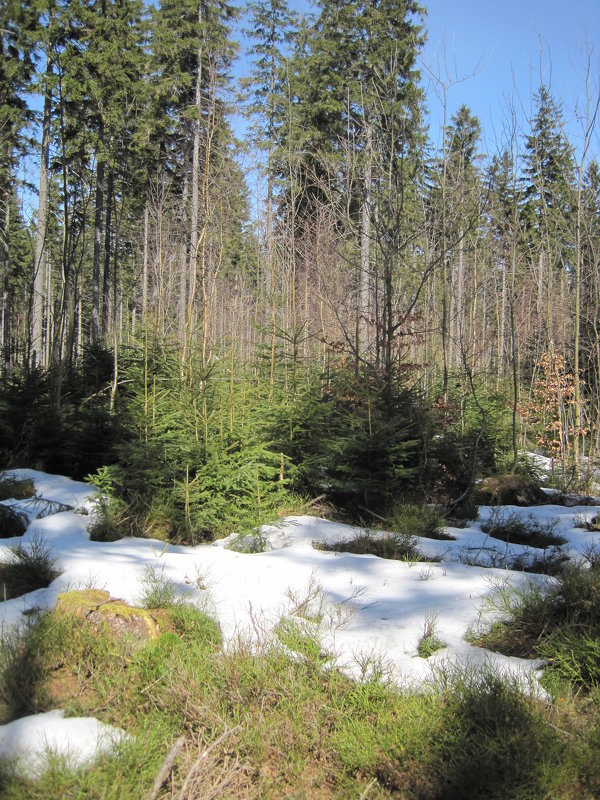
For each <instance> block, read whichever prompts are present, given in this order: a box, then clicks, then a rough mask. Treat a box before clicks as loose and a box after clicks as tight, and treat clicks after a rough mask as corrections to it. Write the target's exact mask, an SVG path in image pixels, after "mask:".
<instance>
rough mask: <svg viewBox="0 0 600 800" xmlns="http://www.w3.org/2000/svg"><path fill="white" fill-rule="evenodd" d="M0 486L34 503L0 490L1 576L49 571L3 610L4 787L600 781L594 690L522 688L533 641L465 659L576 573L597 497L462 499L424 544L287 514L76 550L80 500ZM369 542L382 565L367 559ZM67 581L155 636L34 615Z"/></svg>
mask: <svg viewBox="0 0 600 800" xmlns="http://www.w3.org/2000/svg"><path fill="white" fill-rule="evenodd" d="M8 478H10V479H11V480H19V481H24V480H30V481H32V482H33V486H34V489H35V494H34V495H33V496H32V497H29V498H27V497H26V498H22V499H14V498H12V499H11V498H9V499H6V500H4V501H3V503H4V505H7V506H10V507H11V508H12V509H13V510H15V511H16V512H17V513H18V514H19V515H21V516H22V517H26V525H27V528H26V531H25V533H24V534H23V536H21V537H12V538H4V539H2V540H0V564H5V565H7V564H11V563H13V562H14V561H15V558H16V557H18V556H19V554H21V557H22V560H24V561H27V560H28V559H29V560H31V558H32V557H34V558H37V559H38V560H41V561H44V562H45V566H46V567H47V568H48V573H49V580H50V581H51V582H50V584H49V585H48V586H44V587H42V588H38V589H35V590H33V591H30V592H27V593H26V594H22V595H20V596H15V597H13V598H12V599H6V600H5V601H4V602H3V603H2V610H1V619H2V661H1V663H0V672H2V674H3V676H4V686H5V688H4V689H3V691H2V692H1V693H0V697H1V699H2V703H1V704H0V712H1V716H0V721H2V722H6V724H5V725H1V726H0V758H3V759H4V768H3V771H2V772H1V774H0V788H3V789H4V791H5V795H3V796H6V797H8V798H25V797H40V798H42V797H50V796H53V797H98V798H99V797H103V798H104V797H115V798H117V797H131V798H136V797H151V798H156V797H161V798H162V797H181V798H187V797H189V798H191V797H195V798H208V797H215V798H217V797H273V798H275V797H290V798H291V797H295V798H301V797H306V798H319V797H323V798H325V797H339V798H343V797H344V798H346V797H356V798H359V797H361V798H366V797H369V798H374V797H407V798H408V797H414V798H434V797H440V798H442V797H484V796H485V797H496V796H497V797H506V798H508V797H515V798H516V797H533V798H537V797H540V798H541V797H549V796H552V797H565V798H566V797H573V798H575V797H584V798H585V797H594V796H595V792H596V791H597V789H598V787H600V773H599V772H598V767H597V766H596V767H594V766H592V765H593V763H594V759H593V758H592V756H590V757H589V758H587V756H586V753H587V752H588V750H589V751H590V753H591V752H593V751H594V747H595V744H596V743H597V742H596V738H594V737H597V738H598V739H600V736H599V731H600V722H599V720H600V714H599V713H598V705H599V704H598V698H597V697H595V696H592V699H589V696H590V695H589V692H587V691H586V693H585V698H586V699H585V702H584V698H583V695H582V692H581V691H578V690H577V689H574V690H572V691H571V690H569V691H568V690H567V689H566V688H565V685H564V684H560V686H559V685H558V684H556V682H555V683H552V684H551V683H549V682H548V681H544V666H545V665H546V662H545V660H544V659H543V658H540V656H539V653H538V652H537V651H536V648H535V647H533V646H532V647H531V648H529V649H530V650H531V652H528V648H527V647H525V649H523V652H519V654H518V656H517V655H514V654H512V653H511V650H510V648H507V647H504V648H497V649H498V650H501V649H503V650H504V654H503V653H501V652H497V651H496V650H492V649H487V648H486V647H484V646H483V644H484V643H485V644H488V642H487V641H486V640H485V636H486V634H487V632H488V631H490V629H493V628H494V626H498V624H502V622H503V621H509V620H510V619H511V618H512V616H513V615H514V611H515V607H516V605H518V602H519V599H522V598H524V597H527V596H531V595H535V594H536V593H542V594H543V593H544V592H546V591H551V590H552V587H555V586H556V585H557V582H558V581H559V577H553V576H559V575H560V571H561V569H562V568H563V566H564V565H565V564H575V565H578V567H577V568H578V569H588V570H589V569H590V568H591V566H592V567H593V566H595V565H597V561H598V560H599V559H598V552H600V531H599V530H597V529H596V522H595V520H596V517H598V516H599V515H600V504H599V505H572V506H569V507H567V506H564V505H553V504H552V502H551V501H552V495H551V493H550V492H549V493H548V504H546V505H541V506H535V507H529V508H520V507H515V506H504V507H483V506H482V507H480V508H479V516H478V519H477V520H472V521H470V522H468V523H467V524H466V525H465V527H461V528H457V527H450V526H446V527H444V528H443V530H442V531H440V532H438V534H441V535H442V536H443V538H429V537H422V536H421V537H417V536H407V535H406V534H404V535H402V536H399V535H397V534H395V533H394V531H381V530H371V529H365V528H353V527H351V526H348V525H343V524H341V523H338V522H332V521H328V520H324V519H319V518H316V517H310V516H299V517H291V518H286V519H284V520H281V521H280V522H279V523H277V524H274V525H267V526H263V527H262V529H261V530H260V531H258V532H257V533H256V534H255V535H254V536H250V537H248V536H247V537H236V536H235V535H233V536H231V537H229V538H228V539H225V540H221V541H217V542H215V543H213V544H202V545H198V546H196V547H185V546H179V545H170V544H165V543H164V542H161V541H158V540H151V539H137V538H125V539H120V540H118V541H114V542H99V541H92V540H91V539H90V534H89V530H90V528H91V527H92V526H93V525H94V524H95V523H96V522H97V517H98V514H99V513H100V511H99V509H100V505H99V503H98V499H97V495H96V493H95V490H94V488H93V487H91V486H89V485H87V484H82V483H77V482H74V481H71V480H70V479H68V478H64V477H61V476H54V475H47V474H45V473H41V472H36V471H32V470H19V471H16V472H13V473H11V475H9V476H7V475H5V476H4V480H7V479H8ZM382 543H383V544H384V545H385V547H389V546H390V544H393V545H394V546H396V545H398V546H401V552H402V554H403V555H402V557H401V558H398V557H396V558H382V557H379V556H378V555H374V554H373V553H375V552H381V546H382ZM402 548H403V549H402ZM369 551H372V552H369ZM590 565H591V566H590ZM83 589H101V590H104V591H105V592H107V593H108V594H109V595H110V597H112V598H119V599H121V600H123V601H125V602H126V603H128V604H130V605H132V606H143V607H145V608H149V609H160V608H162V610H163V611H162V612H157V613H156V615H155V618H156V620H157V624H158V627H159V628H160V635H159V637H158V639H156V640H153V641H151V642H150V643H149V644H148V645H146V646H145V647H143V648H141V649H138V648H134V649H133V650H132V649H131V648H130V646H129V645H128V644H127V643H123V642H122V641H121V642H115V641H113V640H112V639H111V638H110V636H109V634H108V633H106V632H105V633H101V634H100V633H99V634H97V635H95V636H94V637H93V639H94V641H91V640H90V639H89V631H88V634H86V632H85V630H84V629H83V628H84V626H82V625H80V624H79V622H76V621H74V620H71V621H70V622H68V623H67V622H66V621H65V620H64V619H63V620H59V619H57V618H56V616H55V615H54V614H53V613H52V610H53V609H55V607H56V604H57V599H58V596H59V595H60V594H62V593H65V592H71V591H73V590H83ZM5 596H6V595H5ZM45 612H48V613H45ZM161 613H162V616H161ZM49 620H51V622H49ZM215 623H216V624H215ZM65 625H66V626H67V629H65ZM86 636H88V638H87V639H86ZM128 648H129V649H128ZM594 652H595V651H594ZM523 656H527V657H523ZM19 672H20V675H18V676H17V677H18V679H17V678H16V677H15V675H16V673H19ZM30 673H31V674H30ZM34 673H35V674H34ZM109 673H110V677H109ZM7 676H9V677H10V680H9V678H8V677H7ZM594 680H595V679H594ZM592 683H594V681H592ZM594 685H595V684H594ZM587 688H589V687H587ZM592 694H593V693H592ZM490 698H491V699H493V703H491V699H490ZM484 699H485V702H484ZM490 703H491V705H492V706H493V708H492V707H490V708H488V706H489V705H490ZM561 703H562V706H561ZM582 703H583V705H581V704H582ZM473 705H474V706H476V707H477V714H476V716H477V720H476V721H475V723H474V722H473V719H471V718H469V714H473V713H474V712H473V708H472V706H473ZM486 709H487V710H486ZM32 712H37V713H32ZM575 712H576V716H577V718H578V719H579V722H578V723H577V725H573V724H572V717H574V716H575ZM481 714H483V715H484V718H482V719H480V718H479V717H480V716H481ZM486 714H488V715H489V717H485V715H486ZM583 720H586V722H585V725H583ZM482 731H483V733H482ZM475 734H477V736H475ZM474 737H475V738H474ZM486 737H487V738H486ZM577 737H581V738H577ZM590 737H591V738H590ZM486 743H487V745H486ZM171 747H173V748H174V749H172V752H171V755H172V763H169V762H168V761H166V762H164V763H163V759H164V757H165V756H167V754H168V753H169V749H170V748H171ZM486 747H488V749H487V750H486ZM178 748H179V749H178ZM475 750H476V751H477V756H475V755H474V752H475ZM449 754H452V755H449ZM557 756H560V757H559V758H558V763H557ZM533 760H537V762H538V763H537V764H536V766H535V767H533V766H532V761H533ZM467 762H468V763H467ZM161 764H162V765H163V767H164V770H163V771H162V775H161V776H160V777H159V779H158V783H157V786H156V791H155V792H153V791H152V789H151V787H152V783H153V780H154V779H155V778H156V776H157V775H159V773H161V770H160V767H161ZM468 764H470V765H471V766H468ZM527 764H529V768H528V767H527ZM115 765H116V766H115ZM507 765H509V766H510V769H509V773H510V774H509V775H506V774H505V773H506V771H507ZM486 771H487V775H488V777H487V778H485V779H484V778H483V777H482V775H483V774H484V772H486ZM480 773H481V774H480ZM116 774H118V775H119V776H120V777H119V778H118V779H117V778H116V777H115V775H116ZM494 775H496V778H494ZM498 775H502V778H501V780H500V781H499V779H498V778H497V776H498ZM161 778H162V780H161ZM482 781H483V783H482ZM485 781H488V782H489V784H488V783H485ZM526 787H529V788H526ZM536 787H537V788H536ZM569 787H570V788H569ZM527 792H529V793H527ZM549 792H550V793H549ZM552 792H553V793H552Z"/></svg>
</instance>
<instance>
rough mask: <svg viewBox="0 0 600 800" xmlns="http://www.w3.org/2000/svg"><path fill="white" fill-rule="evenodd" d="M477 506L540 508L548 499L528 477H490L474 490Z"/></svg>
mask: <svg viewBox="0 0 600 800" xmlns="http://www.w3.org/2000/svg"><path fill="white" fill-rule="evenodd" d="M473 499H474V501H475V502H476V503H477V505H491V506H495V505H502V506H540V505H545V504H547V503H548V497H547V495H546V493H545V492H544V491H542V489H540V487H539V486H538V485H537V483H536V482H535V481H534V480H533V479H532V478H530V477H528V476H527V475H490V476H489V477H487V478H484V479H483V480H482V481H481V483H480V484H479V485H478V486H476V487H475V489H474V490H473Z"/></svg>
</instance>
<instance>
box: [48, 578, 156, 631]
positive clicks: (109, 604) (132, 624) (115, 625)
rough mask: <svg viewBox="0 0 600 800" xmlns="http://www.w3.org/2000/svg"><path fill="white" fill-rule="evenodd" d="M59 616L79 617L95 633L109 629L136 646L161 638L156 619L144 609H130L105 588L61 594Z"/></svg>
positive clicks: (58, 606)
mask: <svg viewBox="0 0 600 800" xmlns="http://www.w3.org/2000/svg"><path fill="white" fill-rule="evenodd" d="M55 613H56V614H59V615H60V614H64V615H71V616H74V617H80V618H81V619H84V620H85V621H86V622H88V623H89V624H90V625H91V626H92V627H93V628H95V629H96V630H101V629H103V628H108V630H110V631H111V632H112V633H113V634H115V635H116V636H117V637H118V638H119V639H122V638H129V639H130V640H131V641H132V642H134V643H136V644H141V645H143V644H146V643H147V642H149V641H154V640H156V639H158V636H159V633H160V631H159V628H158V623H157V621H156V619H155V618H154V617H153V616H152V614H151V613H150V612H149V611H148V610H147V609H145V608H136V607H135V606H130V605H129V604H128V603H126V602H125V601H124V600H118V599H116V598H113V597H111V596H110V594H109V593H108V592H105V591H104V590H102V589H81V590H74V591H71V592H64V593H63V594H59V595H58V599H57V602H56V612H55Z"/></svg>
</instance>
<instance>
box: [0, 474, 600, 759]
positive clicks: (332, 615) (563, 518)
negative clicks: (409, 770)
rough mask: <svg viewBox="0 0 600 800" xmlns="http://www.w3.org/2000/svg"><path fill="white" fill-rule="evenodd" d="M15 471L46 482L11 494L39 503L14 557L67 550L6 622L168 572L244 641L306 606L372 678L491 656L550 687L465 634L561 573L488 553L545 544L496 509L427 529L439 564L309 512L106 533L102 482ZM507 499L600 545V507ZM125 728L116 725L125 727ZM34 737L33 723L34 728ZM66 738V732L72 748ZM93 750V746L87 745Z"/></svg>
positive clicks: (426, 549)
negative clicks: (246, 548) (500, 522)
mask: <svg viewBox="0 0 600 800" xmlns="http://www.w3.org/2000/svg"><path fill="white" fill-rule="evenodd" d="M14 475H15V477H18V478H31V479H32V480H33V481H34V485H35V489H36V493H37V497H38V502H37V504H36V503H33V504H32V502H31V500H29V501H27V500H24V501H14V500H13V501H10V500H9V501H5V503H6V504H7V505H12V506H17V507H18V508H19V509H22V510H23V511H25V512H26V513H27V515H28V519H29V520H30V524H29V527H28V529H27V531H26V533H25V534H24V535H23V536H22V537H19V538H14V539H2V540H0V559H5V558H6V557H7V556H8V552H7V551H8V548H9V547H10V546H11V545H15V544H18V543H21V544H22V545H23V546H25V547H26V546H27V544H28V542H31V541H35V540H39V539H40V538H41V539H43V541H44V543H45V545H46V546H47V547H48V548H50V550H51V552H52V554H53V555H54V556H55V557H56V559H57V562H58V569H59V570H60V576H59V577H58V578H57V579H56V580H55V581H54V582H53V583H52V584H51V585H50V586H49V587H48V588H47V589H39V590H37V591H35V592H31V593H30V594H28V595H25V596H23V597H20V598H15V599H13V600H9V601H7V602H4V603H0V606H1V609H0V619H1V620H2V630H3V631H6V630H7V629H9V628H11V627H12V626H14V625H17V624H19V623H20V622H22V620H23V615H24V614H26V613H27V612H28V611H29V610H30V609H32V608H53V607H54V605H55V603H56V598H57V596H58V594H60V593H61V592H64V591H66V590H69V589H76V588H88V587H94V588H99V589H105V590H106V591H108V592H110V594H111V595H112V596H113V597H118V598H122V599H124V600H126V601H127V602H129V603H132V604H135V603H137V602H139V601H140V599H141V597H142V596H143V593H144V588H145V586H146V585H147V582H148V577H149V575H152V576H154V578H155V579H158V580H163V581H168V582H169V583H170V584H171V585H172V587H173V589H174V591H175V592H176V593H177V594H179V595H181V596H184V597H185V598H187V599H188V600H189V601H190V602H194V603H197V604H199V605H200V606H201V607H202V608H204V609H206V610H208V611H210V612H211V613H212V614H213V615H214V616H215V618H216V619H217V620H218V622H219V624H220V626H221V629H222V632H223V637H224V641H225V644H226V646H228V645H229V646H232V645H233V644H235V642H237V641H238V640H239V637H243V638H244V639H245V640H246V641H247V640H251V641H252V640H256V639H257V638H259V637H260V638H266V639H268V638H269V637H270V636H272V635H273V631H274V629H275V627H276V626H277V623H278V622H279V621H280V620H281V619H282V618H292V619H294V620H295V621H296V623H297V624H298V625H301V626H305V627H306V629H307V630H309V631H311V632H315V633H318V635H319V637H320V640H321V642H322V647H323V649H324V651H325V652H326V653H327V654H328V655H329V656H330V657H331V661H330V663H335V664H336V666H337V667H339V668H340V669H342V670H343V671H345V672H346V673H347V674H349V675H351V676H353V677H356V678H359V679H360V678H361V677H364V676H366V675H369V674H370V673H372V672H373V671H376V672H380V671H382V670H383V672H384V674H385V675H387V676H388V677H390V678H391V679H393V680H395V681H396V682H397V683H398V684H401V685H410V686H420V685H425V684H426V683H427V682H428V681H429V680H430V679H431V677H432V676H433V674H434V672H435V670H436V667H437V668H439V665H440V663H445V664H455V663H458V664H471V665H474V666H477V665H480V664H483V663H489V664H490V665H491V666H493V667H494V668H496V669H497V670H499V671H501V672H506V673H508V674H511V675H514V676H516V677H517V678H518V679H520V680H522V681H523V683H524V684H525V685H528V686H530V687H532V686H533V687H535V686H536V680H535V677H536V674H537V672H538V671H539V669H540V668H541V666H542V665H541V664H540V663H539V662H532V661H526V660H522V659H516V658H507V657H504V656H501V655H499V654H495V653H491V652H488V651H486V650H483V649H481V648H477V647H474V646H472V645H470V644H469V643H468V642H466V641H465V638H464V637H465V634H466V632H467V631H468V629H469V628H470V627H472V626H473V625H476V624H477V622H478V620H479V619H480V616H481V613H482V609H483V608H484V607H485V605H486V603H485V599H486V597H489V596H490V594H493V593H494V592H495V591H497V589H498V587H499V586H502V585H506V584H507V583H508V584H510V585H512V586H518V585H522V584H523V583H524V582H527V581H528V580H548V579H547V578H539V577H536V576H531V575H528V574H527V573H523V572H514V571H511V570H507V569H499V568H494V569H490V568H486V567H485V566H481V565H482V564H485V563H496V564H497V563H501V562H502V559H503V558H505V557H506V556H507V554H509V551H510V552H512V553H514V554H518V553H521V552H525V553H527V554H529V555H531V548H529V549H528V548H524V547H520V546H511V547H510V548H507V545H506V544H504V543H503V542H498V541H496V540H493V539H492V538H491V537H490V536H489V535H487V534H485V533H483V532H482V530H481V524H482V523H483V522H485V520H486V519H487V518H488V516H489V515H490V513H491V509H490V508H487V507H482V508H480V517H479V520H478V521H477V522H472V523H470V525H469V526H468V527H466V528H463V529H457V528H447V529H446V532H447V533H449V534H451V535H452V536H454V537H455V540H454V541H437V540H431V539H418V540H417V543H418V546H419V549H420V550H421V552H422V553H423V554H424V555H425V556H426V557H431V558H438V559H441V560H440V561H438V562H435V563H434V562H432V563H429V562H416V563H404V562H400V561H389V560H385V559H381V558H377V557H375V556H371V555H352V554H348V553H341V552H328V551H323V550H319V549H315V547H314V546H313V543H327V544H333V543H336V542H340V541H345V540H348V539H350V538H352V537H353V536H356V534H357V533H359V532H360V531H359V530H357V529H356V528H351V527H349V526H347V525H343V524H340V523H335V522H329V521H326V520H322V519H317V518H315V517H308V516H300V517H290V518H287V519H286V520H284V521H282V522H281V524H278V525H276V526H266V527H265V528H263V531H262V536H263V541H264V543H265V547H266V549H265V551H264V552H260V553H241V552H237V551H234V550H231V549H228V547H227V544H228V542H227V540H225V541H220V542H217V543H215V544H204V545H199V546H197V547H183V546H175V545H165V543H164V542H160V541H156V540H150V539H135V538H127V539H121V540H120V541H117V542H112V543H103V542H92V541H90V539H89V534H88V530H87V529H88V526H89V525H90V524H91V522H92V520H93V519H94V513H95V512H94V509H95V504H94V500H93V498H94V489H93V488H92V487H90V486H89V485H87V484H83V483H77V482H75V481H72V480H70V479H68V478H64V477H60V476H51V475H47V474H45V473H41V472H36V471H33V470H18V471H15V473H14ZM40 501H53V504H52V505H51V506H49V505H48V504H47V503H43V502H40ZM57 504H61V505H63V506H64V505H68V506H72V508H73V510H68V511H58V513H50V514H48V515H47V516H43V517H41V518H36V514H37V513H40V509H42V507H43V508H44V509H46V510H47V509H48V508H51V509H56V508H57V507H58V505H57ZM36 508H37V511H36ZM505 511H506V512H507V513H510V512H514V513H516V514H520V515H524V516H526V517H527V516H529V515H532V516H533V518H535V519H536V520H539V521H544V520H554V519H555V520H557V522H556V527H555V529H554V532H555V533H557V534H560V535H562V536H563V537H564V538H565V539H566V540H567V544H566V545H565V546H564V548H563V549H564V550H565V552H567V553H568V554H569V555H570V556H572V557H575V558H577V557H579V556H581V555H582V554H583V553H585V552H586V550H587V549H589V547H590V546H594V545H599V546H600V533H591V532H589V531H587V530H585V529H583V528H580V527H576V523H579V524H580V523H581V522H582V521H583V520H591V519H592V518H593V517H595V516H596V515H597V514H599V513H600V507H597V506H581V507H577V506H576V507H571V508H566V507H563V506H554V505H545V506H538V507H534V508H517V507H507V508H506V509H505ZM42 513H43V511H42ZM467 562H468V563H473V562H475V563H476V564H479V566H469V565H468V563H467ZM315 620H318V621H315ZM432 623H433V624H434V626H435V633H436V636H437V637H438V638H439V639H440V640H441V641H442V642H443V643H444V644H445V647H444V648H443V649H441V650H438V651H437V652H436V653H434V655H433V656H431V657H430V658H429V659H423V658H421V657H419V656H418V654H417V647H418V644H419V640H420V639H421V637H422V636H423V632H424V630H425V627H426V626H427V625H431V624H432ZM59 723H60V726H61V727H60V733H59V732H58V730H59V728H58V727H57V726H58V725H59ZM12 724H13V725H14V723H12ZM31 724H32V725H35V730H36V736H37V737H38V739H39V741H40V742H42V743H44V742H46V744H48V745H51V746H52V748H53V749H56V748H58V750H59V751H60V752H63V751H64V750H65V748H66V751H68V752H71V749H72V747H73V741H76V740H77V737H78V736H79V737H80V738H81V736H80V732H79V733H73V735H71V733H69V731H68V725H69V724H71V725H73V726H80V725H84V727H85V725H88V726H92V727H88V728H87V730H88V733H89V736H88V739H90V740H94V741H98V742H104V743H105V742H106V739H105V738H103V737H101V736H99V731H98V730H97V728H96V727H93V726H97V723H96V721H93V720H88V721H87V723H83V722H82V721H81V720H73V721H72V722H69V720H65V719H63V718H62V717H59V716H57V715H52V714H50V715H40V716H38V717H36V718H35V719H34V720H31ZM9 727H10V726H4V728H2V727H0V756H2V755H6V754H8V753H11V754H14V753H15V750H14V749H13V750H10V749H7V748H8V745H7V744H6V742H7V741H9V740H10V741H11V742H14V741H16V739H15V737H14V736H9V737H8V738H7V736H8V734H7V729H8V728H9ZM77 730H78V731H79V730H80V729H79V728H78V729H77ZM40 731H41V733H40ZM111 733H112V734H113V735H114V731H112V732H111ZM94 737H95V739H94ZM31 739H32V737H31V736H29V737H27V736H26V737H25V739H24V740H26V741H31ZM60 742H64V743H65V748H63V750H62V751H61V749H60V747H59V743H60ZM28 746H29V745H28ZM92 749H93V748H92ZM88 757H89V752H88V751H87V750H86V752H85V754H84V755H82V756H81V758H82V759H83V760H85V759H86V758H88ZM31 763H37V762H35V760H34V761H32V762H31ZM36 769H38V770H39V764H38V765H37V766H36Z"/></svg>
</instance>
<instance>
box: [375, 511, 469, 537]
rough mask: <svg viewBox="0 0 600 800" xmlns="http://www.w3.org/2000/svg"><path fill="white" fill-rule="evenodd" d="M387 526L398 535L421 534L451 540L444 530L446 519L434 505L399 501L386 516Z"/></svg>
mask: <svg viewBox="0 0 600 800" xmlns="http://www.w3.org/2000/svg"><path fill="white" fill-rule="evenodd" d="M386 524H387V527H388V528H389V530H391V531H393V532H394V534H396V535H399V536H421V537H424V538H426V539H442V540H448V541H450V540H453V539H454V538H455V537H454V536H452V535H451V534H449V533H446V532H445V531H444V525H445V524H446V520H445V519H444V516H443V514H442V512H441V511H440V510H439V508H437V507H436V506H428V505H417V504H416V503H401V504H400V505H398V506H396V507H395V508H394V509H393V511H392V513H391V514H390V515H389V516H388V519H387V523H386Z"/></svg>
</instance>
